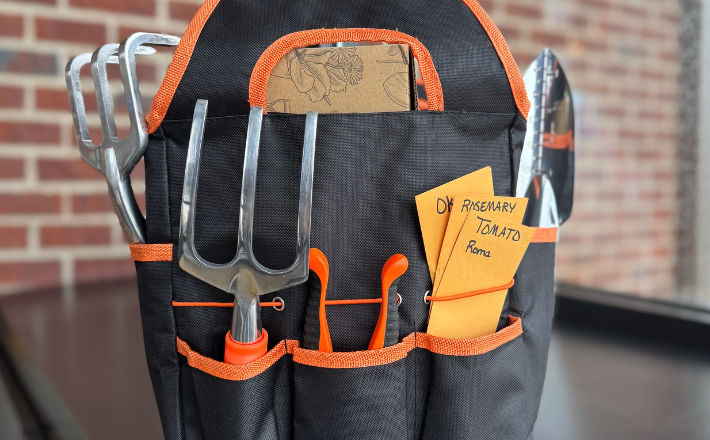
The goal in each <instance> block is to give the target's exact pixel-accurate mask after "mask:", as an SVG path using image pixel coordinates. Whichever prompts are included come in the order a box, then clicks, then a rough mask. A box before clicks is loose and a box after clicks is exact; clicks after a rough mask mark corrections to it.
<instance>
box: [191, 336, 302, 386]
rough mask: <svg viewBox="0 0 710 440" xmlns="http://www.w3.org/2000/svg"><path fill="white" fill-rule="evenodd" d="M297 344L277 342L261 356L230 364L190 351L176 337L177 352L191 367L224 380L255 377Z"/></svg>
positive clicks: (296, 342) (295, 342)
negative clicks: (238, 363)
mask: <svg viewBox="0 0 710 440" xmlns="http://www.w3.org/2000/svg"><path fill="white" fill-rule="evenodd" d="M296 346H298V341H283V342H282V343H279V344H277V345H276V346H275V347H274V348H272V349H271V350H270V351H269V352H267V353H266V354H265V355H264V356H263V357H261V358H260V359H257V360H255V361H253V362H250V363H248V364H244V365H231V364H225V363H224V362H218V361H216V360H214V359H210V358H208V357H205V356H202V355H201V354H199V353H197V352H195V351H192V349H191V348H190V346H189V345H187V342H185V341H183V340H182V339H180V338H177V349H178V353H180V354H181V355H183V356H185V357H186V358H187V363H188V365H190V366H191V367H193V368H197V369H198V370H200V371H204V372H205V373H207V374H209V375H211V376H214V377H219V378H220V379H226V380H246V379H251V378H252V377H255V376H257V375H259V374H261V373H263V372H264V371H266V370H267V369H268V368H269V367H271V366H272V365H274V364H275V363H276V362H277V361H278V360H279V359H281V357H283V355H285V354H286V353H290V352H291V351H293V349H294V347H296Z"/></svg>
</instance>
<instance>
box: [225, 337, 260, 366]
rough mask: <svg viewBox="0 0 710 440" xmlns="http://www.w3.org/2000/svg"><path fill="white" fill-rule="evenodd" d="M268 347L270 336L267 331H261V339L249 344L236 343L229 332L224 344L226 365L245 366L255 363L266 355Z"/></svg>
mask: <svg viewBox="0 0 710 440" xmlns="http://www.w3.org/2000/svg"><path fill="white" fill-rule="evenodd" d="M268 345H269V334H268V333H266V330H262V331H261V337H260V338H259V339H257V340H256V341H254V342H249V343H247V344H245V343H243V342H237V341H235V340H234V339H232V335H231V334H230V332H227V336H226V337H225V344H224V363H226V364H232V365H244V364H248V363H249V362H253V361H255V360H257V359H259V358H261V357H262V356H264V355H265V354H266V349H267V348H268Z"/></svg>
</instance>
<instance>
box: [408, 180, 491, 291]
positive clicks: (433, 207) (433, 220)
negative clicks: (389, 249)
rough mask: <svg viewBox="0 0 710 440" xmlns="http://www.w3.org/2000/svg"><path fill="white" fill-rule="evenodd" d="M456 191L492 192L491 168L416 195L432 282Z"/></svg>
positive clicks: (482, 193) (460, 192)
mask: <svg viewBox="0 0 710 440" xmlns="http://www.w3.org/2000/svg"><path fill="white" fill-rule="evenodd" d="M456 194H480V195H485V196H492V195H493V173H492V171H491V167H486V168H482V169H480V170H478V171H474V172H473V173H471V174H467V175H465V176H463V177H460V178H458V179H456V180H452V181H451V182H449V183H446V184H444V185H441V186H438V187H436V188H434V189H432V190H429V191H427V192H425V193H422V194H419V195H418V196H416V197H415V201H416V203H417V212H418V214H419V225H420V226H421V228H422V238H423V239H424V252H425V253H426V259H427V263H428V265H429V275H431V281H432V282H434V273H435V272H436V266H437V261H438V259H439V253H440V251H441V243H442V241H443V240H444V233H445V232H446V225H447V224H448V222H449V214H450V212H451V207H452V206H453V204H454V197H455V196H456Z"/></svg>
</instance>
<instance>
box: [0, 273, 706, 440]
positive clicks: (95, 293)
mask: <svg viewBox="0 0 710 440" xmlns="http://www.w3.org/2000/svg"><path fill="white" fill-rule="evenodd" d="M0 311H1V312H2V313H3V314H4V315H5V318H6V320H7V321H8V322H9V324H10V326H11V328H12V329H13V331H14V333H15V334H16V335H17V337H18V339H19V340H20V341H21V343H22V344H23V345H24V346H25V348H26V349H27V351H28V352H29V353H30V355H31V356H32V357H33V358H34V359H35V360H36V361H37V363H38V364H39V366H40V367H41V369H42V370H43V371H44V373H45V374H46V376H47V377H48V379H49V382H50V383H51V384H52V385H53V386H54V388H55V389H56V391H57V392H58V394H59V395H60V396H61V397H62V399H63V400H64V402H65V403H66V406H67V407H68V408H69V410H70V411H71V413H72V414H73V415H74V418H75V419H76V420H77V421H78V423H79V425H80V426H81V428H82V429H83V431H84V432H85V434H86V436H87V437H88V438H90V439H102V440H112V439H122V440H123V439H159V438H162V431H161V427H160V421H159V419H158V410H157V407H156V404H155V400H154V397H153V391H152V387H151V384H150V379H149V377H148V371H147V367H146V361H145V354H144V352H143V338H142V334H141V323H140V316H139V310H138V299H137V292H136V287H135V283H126V284H121V285H112V286H100V287H94V288H82V289H79V291H76V292H74V291H65V292H40V293H32V294H25V295H19V296H9V297H1V298H0ZM690 337H692V336H690ZM709 345H710V344H709ZM4 392H5V390H4V388H3V386H2V385H0V398H2V395H3V393H4ZM0 406H2V405H0ZM11 411H12V410H11V409H8V408H7V407H3V408H0V422H2V421H4V420H11V419H12V418H11V417H9V416H10V415H11V414H9V412H11ZM16 438H17V439H22V438H24V437H22V436H21V434H20V432H19V430H18V429H17V426H14V425H13V424H12V423H0V439H3V440H14V439H16ZM535 439H536V440H563V439H564V440H570V439H575V440H587V439H588V440H597V439H599V440H601V439H604V440H606V439H626V440H633V439H639V440H640V439H643V440H656V439H658V440H660V439H664V440H665V439H685V440H695V439H698V440H700V439H703V440H707V439H710V349H708V350H707V351H702V350H697V349H691V348H684V347H680V346H675V345H672V344H668V343H659V342H654V341H652V340H646V339H644V338H639V337H626V336H622V335H617V334H610V333H605V332H601V331H597V330H593V329H590V328H588V327H581V326H574V325H570V324H567V323H556V324H555V328H554V332H553V338H552V344H551V347H550V357H549V362H548V372H547V380H546V382H545V389H544V392H543V398H542V403H541V406H540V415H539V418H538V422H537V425H536V427H535Z"/></svg>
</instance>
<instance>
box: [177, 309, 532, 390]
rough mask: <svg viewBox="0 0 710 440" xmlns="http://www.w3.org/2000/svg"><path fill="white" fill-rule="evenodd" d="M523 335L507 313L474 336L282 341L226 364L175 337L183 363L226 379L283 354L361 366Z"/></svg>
mask: <svg viewBox="0 0 710 440" xmlns="http://www.w3.org/2000/svg"><path fill="white" fill-rule="evenodd" d="M522 334H523V322H522V320H521V319H520V318H519V317H515V316H508V326H507V327H505V328H503V329H501V330H499V331H497V332H496V333H493V334H490V335H486V336H481V337H480V338H476V339H448V338H440V337H438V336H432V335H430V334H427V333H411V334H409V335H408V336H407V337H405V338H404V339H402V342H400V343H399V344H397V345H393V346H391V347H385V348H380V349H378V350H366V351H353V352H335V353H326V352H322V351H317V350H306V349H303V348H300V344H299V342H298V341H293V340H285V341H283V342H280V343H278V344H277V345H276V346H275V347H274V348H272V349H271V350H270V351H269V352H267V353H266V355H264V357H262V358H260V359H257V360H256V361H254V362H251V363H249V364H246V365H230V364H225V363H224V362H218V361H216V360H214V359H210V358H207V357H205V356H202V355H200V354H199V353H197V352H194V351H192V349H190V346H189V345H188V344H187V343H186V342H185V341H183V340H182V339H180V338H177V348H178V352H179V353H180V354H182V355H183V356H185V357H186V358H187V363H188V364H189V365H190V366H191V367H193V368H197V369H198V370H200V371H203V372H205V373H207V374H209V375H212V376H215V377H219V378H221V379H226V380H246V379H251V378H252V377H255V376H256V375H258V374H260V373H262V372H264V371H266V370H267V369H268V368H269V367H271V366H272V365H274V364H275V363H276V362H277V361H278V360H279V359H281V357H282V356H283V355H285V354H292V355H293V361H294V362H297V363H299V364H303V365H310V366H313V367H320V368H363V367H373V366H375V365H385V364H389V363H392V362H397V361H398V360H400V359H404V358H405V357H407V354H409V352H410V351H412V350H414V348H421V349H424V350H429V351H430V352H432V353H436V354H442V355H447V356H475V355H479V354H483V353H488V352H489V351H492V350H495V349H496V348H498V347H500V346H501V345H503V344H505V343H507V342H510V341H512V340H513V339H515V338H517V337H518V336H520V335H522Z"/></svg>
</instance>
